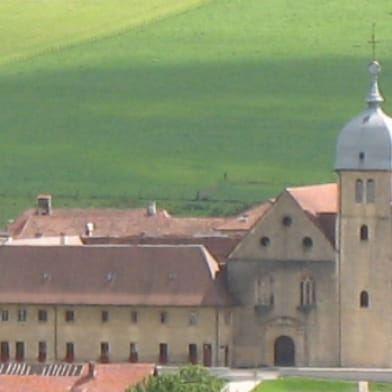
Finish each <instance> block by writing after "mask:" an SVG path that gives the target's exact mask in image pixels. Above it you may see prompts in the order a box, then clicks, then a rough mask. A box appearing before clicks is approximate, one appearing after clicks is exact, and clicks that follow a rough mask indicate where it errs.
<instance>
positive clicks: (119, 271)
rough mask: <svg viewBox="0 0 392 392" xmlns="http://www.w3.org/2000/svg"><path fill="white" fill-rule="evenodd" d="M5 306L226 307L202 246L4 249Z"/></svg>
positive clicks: (0, 287)
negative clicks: (36, 304)
mask: <svg viewBox="0 0 392 392" xmlns="http://www.w3.org/2000/svg"><path fill="white" fill-rule="evenodd" d="M0 270H1V271H2V273H1V274H0V299H1V302H3V303H40V304H107V305H110V304H113V305H157V306H158V305H160V306H165V305H166V306H226V305H232V304H233V303H234V302H233V299H232V298H231V296H230V295H229V293H228V292H227V290H226V287H225V282H224V281H223V280H222V279H217V277H218V276H219V274H218V272H219V266H218V263H217V262H216V260H215V259H214V258H213V257H212V256H211V255H210V254H209V253H208V251H207V250H206V249H205V248H204V247H203V246H200V245H195V246H193V245H189V246H164V245H162V246H147V245H146V246H144V245H143V246H142V245H140V246H86V245H83V246H54V247H36V246H2V247H1V248H0Z"/></svg>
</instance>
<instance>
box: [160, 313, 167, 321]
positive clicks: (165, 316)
mask: <svg viewBox="0 0 392 392" xmlns="http://www.w3.org/2000/svg"><path fill="white" fill-rule="evenodd" d="M160 320H161V324H166V323H167V320H168V314H167V312H161V315H160Z"/></svg>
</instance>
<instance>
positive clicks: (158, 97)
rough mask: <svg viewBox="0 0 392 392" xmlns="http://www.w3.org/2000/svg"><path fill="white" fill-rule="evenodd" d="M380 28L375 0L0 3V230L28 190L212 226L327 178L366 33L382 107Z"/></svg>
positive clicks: (385, 36)
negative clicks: (215, 219)
mask: <svg viewBox="0 0 392 392" xmlns="http://www.w3.org/2000/svg"><path fill="white" fill-rule="evenodd" d="M391 21H392V6H390V2H388V1H386V0H379V1H377V2H370V1H368V0H357V1H355V2H353V1H352V0H339V1H338V0H329V1H324V2H320V1H319V0H302V1H301V2H297V1H293V0H209V1H208V0H204V1H203V0H170V1H169V2H168V1H164V0H144V1H143V2H141V1H136V0H122V1H120V0H83V1H82V0H67V1H66V2H64V1H60V0H24V1H22V0H3V1H2V2H1V4H0V33H1V35H0V36H1V37H2V38H1V40H0V119H1V124H2V139H1V141H2V142H1V143H0V168H1V174H2V175H1V188H0V220H1V221H5V220H7V219H8V218H12V217H13V216H15V214H17V213H18V212H19V211H20V210H21V209H23V208H25V207H27V206H29V205H32V204H33V202H34V197H35V195H36V194H37V193H39V192H50V193H52V194H53V195H54V197H55V200H54V205H55V206H60V205H79V206H92V205H94V206H109V205H110V206H118V207H125V206H135V205H141V204H146V202H147V201H148V200H158V202H159V204H160V205H161V206H164V207H167V208H168V209H169V210H171V211H174V212H176V213H190V214H211V213H213V214H217V213H233V212H234V211H235V210H236V209H239V208H243V207H244V206H245V205H248V204H252V203H255V202H257V201H261V200H264V199H265V198H267V197H270V196H272V195H275V194H276V192H279V191H280V190H281V189H282V188H284V187H285V186H288V185H293V184H306V183H317V182H324V181H333V180H334V174H333V170H332V169H333V157H334V146H335V139H336V136H337V134H338V132H339V129H340V128H341V126H342V125H343V124H344V122H345V121H346V120H347V119H348V118H350V116H352V115H353V114H355V113H357V112H358V111H360V110H362V108H363V107H364V97H365V95H366V92H367V88H368V83H369V78H368V75H367V70H366V65H367V62H368V61H369V59H370V57H371V48H370V46H369V45H368V43H367V41H368V40H369V39H370V34H371V25H372V23H373V22H376V23H377V30H376V31H377V36H378V39H379V40H380V41H381V43H380V45H379V48H378V49H377V51H378V57H379V58H380V60H381V61H382V63H383V65H384V70H385V71H384V73H383V75H382V82H381V83H382V87H383V90H384V91H385V95H386V96H387V97H388V96H389V97H392V56H391V53H392V52H391V51H390V46H391V43H392V41H391V39H390V38H389V36H390V33H389V26H390V23H391ZM389 106H390V105H388V103H387V104H386V105H385V108H386V111H388V108H389ZM391 109H392V108H391ZM390 112H392V110H390ZM195 199H199V200H195Z"/></svg>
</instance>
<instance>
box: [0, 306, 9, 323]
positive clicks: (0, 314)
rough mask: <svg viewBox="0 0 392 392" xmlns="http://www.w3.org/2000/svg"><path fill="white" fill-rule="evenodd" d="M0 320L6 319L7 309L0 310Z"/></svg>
mask: <svg viewBox="0 0 392 392" xmlns="http://www.w3.org/2000/svg"><path fill="white" fill-rule="evenodd" d="M0 320H1V321H8V310H5V309H3V310H0Z"/></svg>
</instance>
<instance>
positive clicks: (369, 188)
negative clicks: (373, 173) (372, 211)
mask: <svg viewBox="0 0 392 392" xmlns="http://www.w3.org/2000/svg"><path fill="white" fill-rule="evenodd" d="M375 194H376V185H375V182H374V180H373V179H371V178H370V179H368V180H367V181H366V202H367V203H374V199H375Z"/></svg>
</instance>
